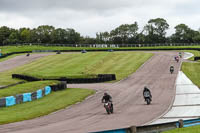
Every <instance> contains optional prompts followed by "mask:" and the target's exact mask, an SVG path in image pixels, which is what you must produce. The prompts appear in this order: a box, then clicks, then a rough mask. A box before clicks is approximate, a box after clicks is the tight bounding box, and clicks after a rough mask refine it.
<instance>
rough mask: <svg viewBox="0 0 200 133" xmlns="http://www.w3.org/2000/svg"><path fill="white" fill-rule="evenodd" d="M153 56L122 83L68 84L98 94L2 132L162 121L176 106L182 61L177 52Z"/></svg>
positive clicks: (46, 132) (72, 131)
mask: <svg viewBox="0 0 200 133" xmlns="http://www.w3.org/2000/svg"><path fill="white" fill-rule="evenodd" d="M154 53H155V55H154V56H153V57H152V58H151V59H149V60H148V61H147V62H146V63H145V64H143V65H142V66H141V67H140V68H139V69H138V70H137V71H136V72H135V73H134V74H132V75H130V76H129V77H128V78H126V79H124V80H121V81H119V82H116V83H98V84H68V87H69V88H90V89H95V90H96V91H97V93H96V94H94V95H93V96H90V97H89V98H87V99H86V100H84V101H83V102H81V103H78V104H75V105H72V106H70V107H68V108H66V109H63V110H60V111H57V112H54V113H51V114H49V115H47V116H43V117H39V118H35V119H32V120H26V121H22V122H16V123H11V124H5V125H0V132H2V133H6V132H9V133H10V132H12V133H35V132H41V133H63V132H65V133H86V132H94V131H102V130H110V129H119V128H125V127H129V126H133V125H136V126H139V125H144V124H146V123H149V122H150V121H153V120H155V119H158V118H160V116H162V115H163V114H165V113H166V112H168V110H169V109H170V108H171V106H172V104H173V101H174V98H175V82H176V77H177V74H178V71H179V68H180V64H181V61H180V62H178V63H177V62H175V61H174V56H176V55H178V52H174V51H170V52H154ZM24 58H25V57H24ZM171 65H173V66H174V67H175V72H174V73H173V74H171V73H170V72H169V68H170V66H171ZM0 69H1V67H0ZM144 86H147V87H148V88H149V89H150V90H151V92H152V96H153V101H152V104H151V105H146V103H145V102H144V99H143V94H142V92H143V88H144ZM104 92H108V93H109V94H111V96H112V97H113V104H114V114H111V115H107V113H106V111H105V109H104V107H103V104H102V103H101V98H102V96H103V93H104ZM16 115H17V114H16Z"/></svg>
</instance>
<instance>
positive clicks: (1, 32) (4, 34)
mask: <svg viewBox="0 0 200 133" xmlns="http://www.w3.org/2000/svg"><path fill="white" fill-rule="evenodd" d="M10 34H11V29H10V28H9V27H7V26H2V27H0V45H6V44H8V38H9V36H10Z"/></svg>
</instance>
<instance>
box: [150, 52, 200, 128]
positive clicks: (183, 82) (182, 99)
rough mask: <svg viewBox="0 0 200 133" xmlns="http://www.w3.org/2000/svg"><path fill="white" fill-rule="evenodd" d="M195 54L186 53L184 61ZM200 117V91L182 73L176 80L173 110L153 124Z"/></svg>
mask: <svg viewBox="0 0 200 133" xmlns="http://www.w3.org/2000/svg"><path fill="white" fill-rule="evenodd" d="M192 56H193V54H191V53H185V54H184V60H186V59H188V58H190V57H192ZM199 117H200V89H199V88H198V87H197V86H196V85H194V84H193V83H192V81H191V80H190V79H189V78H188V77H187V76H186V75H185V74H184V73H183V72H182V71H179V73H178V76H177V80H176V96H175V101H174V103H173V106H172V108H171V110H169V112H168V113H166V114H165V115H164V116H162V117H161V118H159V119H158V120H156V121H154V122H153V123H151V124H158V123H166V122H173V121H178V120H180V119H182V120H188V119H194V118H199Z"/></svg>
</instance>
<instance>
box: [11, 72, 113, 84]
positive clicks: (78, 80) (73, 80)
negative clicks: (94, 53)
mask: <svg viewBox="0 0 200 133" xmlns="http://www.w3.org/2000/svg"><path fill="white" fill-rule="evenodd" d="M12 78H18V79H23V80H26V81H41V80H58V81H66V82H67V83H71V84H72V83H100V82H106V81H112V80H116V75H115V74H98V75H97V77H96V78H66V77H60V78H53V79H48V78H44V79H39V78H37V77H33V76H28V75H23V74H12Z"/></svg>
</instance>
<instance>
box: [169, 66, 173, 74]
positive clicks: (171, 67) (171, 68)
mask: <svg viewBox="0 0 200 133" xmlns="http://www.w3.org/2000/svg"><path fill="white" fill-rule="evenodd" d="M169 71H170V73H171V74H172V73H173V72H174V67H173V66H170V69H169Z"/></svg>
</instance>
